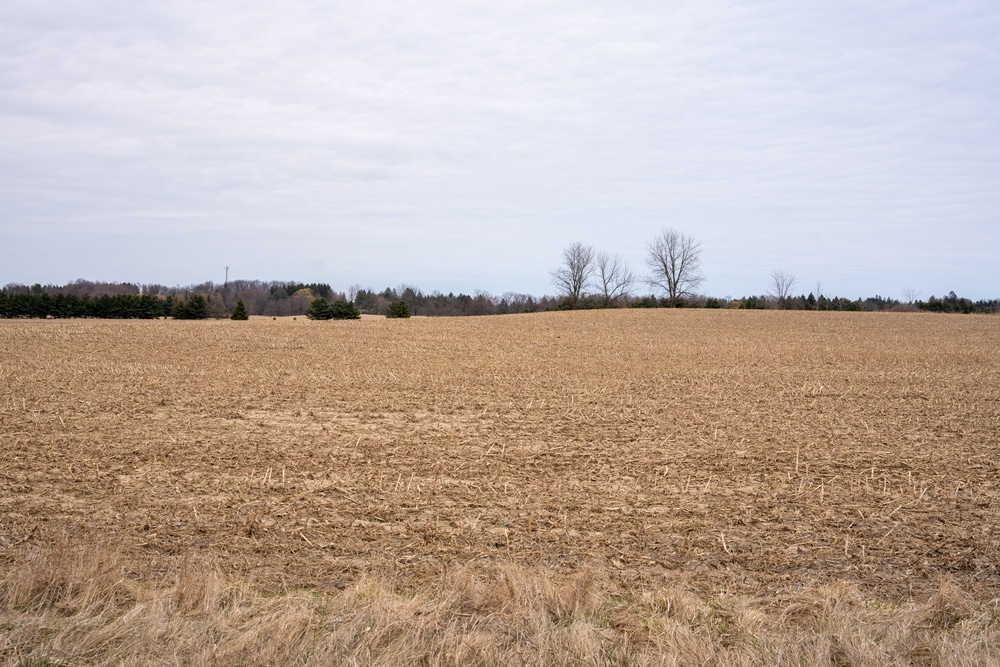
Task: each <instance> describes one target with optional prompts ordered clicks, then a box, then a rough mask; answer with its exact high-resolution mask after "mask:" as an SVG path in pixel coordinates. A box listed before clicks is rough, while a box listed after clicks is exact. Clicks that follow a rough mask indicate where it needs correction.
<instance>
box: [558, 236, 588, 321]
mask: <svg viewBox="0 0 1000 667" xmlns="http://www.w3.org/2000/svg"><path fill="white" fill-rule="evenodd" d="M594 268H595V267H594V248H593V247H592V246H589V245H584V244H582V243H580V242H577V243H574V244H572V245H570V246H569V247H567V248H566V249H565V250H563V253H562V265H561V266H560V267H559V268H558V269H556V270H555V271H553V272H552V282H553V284H554V285H555V286H556V287H557V288H558V289H559V292H560V294H562V295H564V296H565V297H566V298H567V299H569V302H570V305H572V306H574V307H575V306H576V304H577V303H578V302H579V301H580V297H582V296H583V293H584V290H586V289H587V286H588V285H589V284H590V279H591V277H592V276H593V275H594Z"/></svg>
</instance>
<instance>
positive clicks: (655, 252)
mask: <svg viewBox="0 0 1000 667" xmlns="http://www.w3.org/2000/svg"><path fill="white" fill-rule="evenodd" d="M646 250H647V252H648V254H647V256H646V264H647V265H648V266H649V270H650V274H649V277H648V278H647V279H646V282H648V283H649V285H650V286H651V287H654V288H657V287H658V288H660V289H661V290H663V291H664V292H665V293H666V295H667V298H668V299H670V305H671V307H673V306H676V305H677V300H678V299H681V298H683V297H685V296H690V295H691V294H692V290H694V289H695V288H696V287H697V286H698V285H700V284H701V283H702V281H703V280H704V279H705V278H704V276H702V275H701V243H699V242H698V241H696V240H695V238H694V237H693V236H688V235H687V234H682V233H681V232H679V231H677V230H675V229H664V230H663V231H662V232H661V233H660V235H659V236H657V237H656V238H654V239H653V240H652V241H650V242H649V243H648V244H647V245H646Z"/></svg>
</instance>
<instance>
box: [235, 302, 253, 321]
mask: <svg viewBox="0 0 1000 667" xmlns="http://www.w3.org/2000/svg"><path fill="white" fill-rule="evenodd" d="M231 319H234V320H249V319H250V313H248V312H247V307H246V305H245V304H244V303H243V299H240V300H239V301H237V302H236V308H234V309H233V316H232V318H231Z"/></svg>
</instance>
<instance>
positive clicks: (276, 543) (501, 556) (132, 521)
mask: <svg viewBox="0 0 1000 667" xmlns="http://www.w3.org/2000/svg"><path fill="white" fill-rule="evenodd" d="M998 347H1000V319H997V318H989V317H958V316H955V317H945V316H931V315H925V314H865V313H788V312H772V311H768V312H745V311H662V310H661V311H635V310H628V311H602V312H584V313H546V314H536V315H523V316H521V315H518V316H504V317H493V318H479V319H474V318H461V319H458V318H456V319H423V318H414V319H411V320H408V321H393V320H384V319H364V320H362V321H360V322H312V321H308V320H302V319H298V320H290V319H284V320H270V319H257V320H251V321H250V322H244V323H239V322H230V321H218V322H214V321H209V322H175V321H155V322H110V321H5V322H0V349H2V350H3V356H2V359H0V381H2V386H3V396H2V398H0V434H2V438H3V445H2V448H0V563H2V562H3V561H4V560H7V561H8V564H9V563H10V559H11V558H12V555H11V554H13V553H14V552H15V551H16V549H17V547H18V546H19V545H24V544H28V543H31V544H42V545H44V544H46V543H50V542H53V541H55V540H57V539H60V538H65V537H69V538H70V539H72V540H100V541H103V542H111V543H115V544H116V545H117V546H118V547H119V548H121V549H123V550H124V551H125V552H126V553H129V554H130V555H131V556H132V557H133V558H134V562H135V563H136V564H137V565H136V568H137V569H138V570H142V571H144V572H147V573H148V574H149V575H151V576H155V575H156V572H157V571H158V570H162V569H163V568H166V567H167V564H168V563H171V562H175V561H176V559H178V558H185V557H190V556H198V557H206V558H210V559H212V560H213V561H214V562H217V563H218V564H219V565H220V566H222V567H223V568H225V569H226V570H227V571H228V572H230V573H231V574H233V575H234V576H239V577H243V578H247V579H249V580H252V581H253V582H255V583H257V584H259V585H261V586H264V587H274V588H276V589H277V588H281V587H296V586H302V587H315V588H319V589H327V590H329V589H333V588H340V587H343V586H345V585H347V584H349V583H350V582H352V581H355V580H356V579H357V578H358V577H359V576H360V575H362V574H364V573H366V572H376V573H379V574H383V575H385V574H387V575H389V576H391V577H392V578H393V579H394V580H395V581H397V582H398V583H399V584H400V585H403V586H414V587H419V586H422V585H425V584H427V583H429V582H431V581H433V580H434V579H435V578H436V577H437V576H438V575H439V574H440V573H441V572H442V571H443V570H444V569H446V568H448V567H450V566H452V565H456V564H462V565H465V566H469V567H473V568H475V567H476V564H477V563H478V564H482V565H488V566H495V565H496V564H497V563H498V562H506V561H514V562H517V563H519V564H522V565H527V566H535V565H538V566H542V567H545V568H548V569H552V570H556V571H561V572H569V571H572V570H575V569H577V568H578V567H580V566H582V565H590V566H592V567H598V568H601V569H602V570H603V571H605V572H606V573H608V574H609V576H610V578H611V579H612V580H614V581H618V582H620V584H621V585H622V586H623V587H628V588H632V589H635V588H645V587H652V586H658V585H670V584H675V585H676V584H680V585H683V586H686V587H688V588H690V589H692V590H694V591H698V592H705V593H710V592H722V591H728V592H734V593H748V594H758V593H761V592H764V591H783V590H794V589H795V588H797V587H800V586H813V585H822V584H824V583H828V582H832V581H848V582H852V583H856V584H859V585H860V586H862V587H863V588H865V589H867V590H869V591H870V592H872V593H876V594H878V595H882V596H888V597H894V598H901V597H905V596H907V595H914V596H916V595H921V596H926V595H927V594H929V592H931V591H933V590H936V589H937V587H938V585H939V579H940V578H941V576H943V575H948V576H950V577H951V578H953V579H955V580H957V581H958V582H959V583H960V584H961V585H964V586H965V587H966V588H968V589H970V590H972V591H974V592H975V594H976V596H977V597H979V596H983V597H985V598H989V597H997V596H998V595H1000V573H998V570H997V564H998V559H1000V530H997V529H996V524H997V522H998V519H1000V517H998V507H1000V503H998V491H1000V470H998V467H1000V466H998V453H1000V452H998V449H1000V442H998V435H997V434H998V432H1000V367H998V364H997V359H998Z"/></svg>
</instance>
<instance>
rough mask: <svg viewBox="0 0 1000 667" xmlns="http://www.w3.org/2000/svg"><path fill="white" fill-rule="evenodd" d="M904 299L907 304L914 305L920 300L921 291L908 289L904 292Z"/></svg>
mask: <svg viewBox="0 0 1000 667" xmlns="http://www.w3.org/2000/svg"><path fill="white" fill-rule="evenodd" d="M903 298H904V299H906V303H914V302H915V301H916V300H917V299H919V298H920V290H918V289H914V288H912V287H907V288H906V289H904V290H903Z"/></svg>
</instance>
